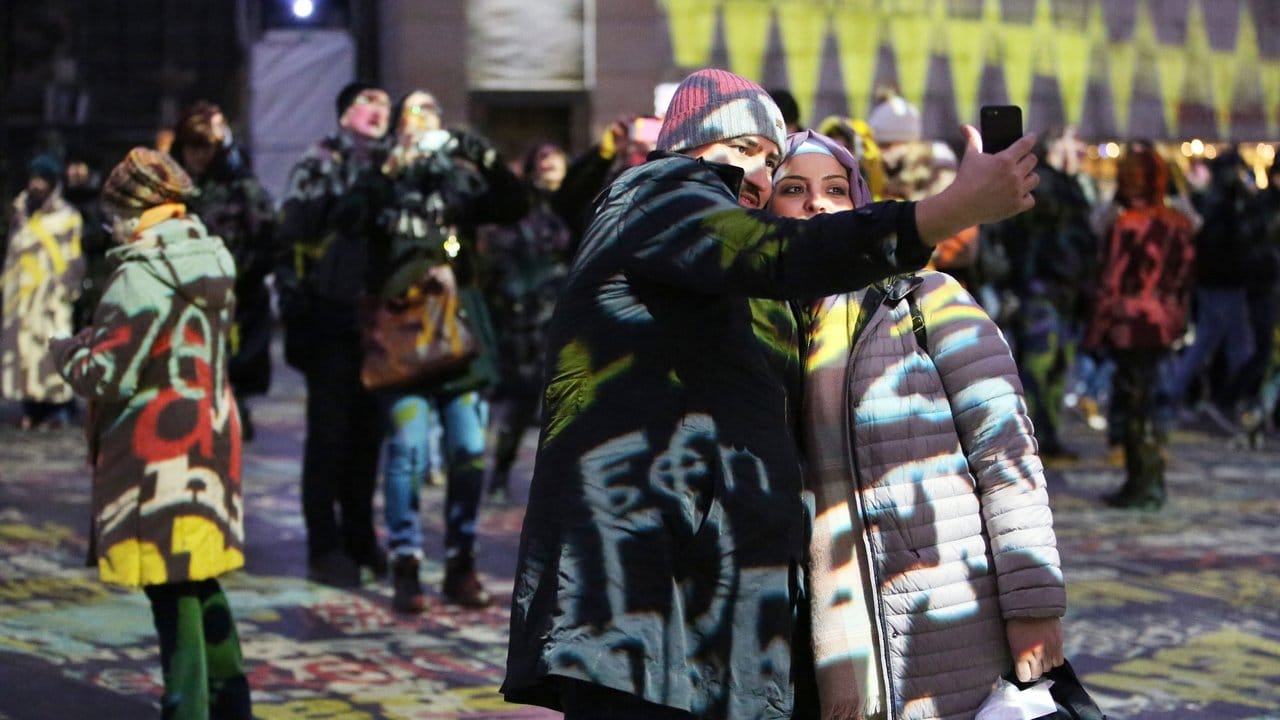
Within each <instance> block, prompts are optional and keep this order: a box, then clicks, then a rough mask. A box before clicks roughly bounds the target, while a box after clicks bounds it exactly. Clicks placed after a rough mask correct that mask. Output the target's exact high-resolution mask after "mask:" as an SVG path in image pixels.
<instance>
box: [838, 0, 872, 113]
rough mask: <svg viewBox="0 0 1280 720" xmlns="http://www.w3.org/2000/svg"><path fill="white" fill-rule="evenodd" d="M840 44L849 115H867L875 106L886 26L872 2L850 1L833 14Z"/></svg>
mask: <svg viewBox="0 0 1280 720" xmlns="http://www.w3.org/2000/svg"><path fill="white" fill-rule="evenodd" d="M831 20H832V24H833V25H834V26H835V33H836V39H837V41H838V43H839V46H840V75H841V77H842V78H843V79H844V94H845V96H846V97H847V98H848V99H849V114H850V115H851V116H852V117H855V118H865V117H866V115H867V110H868V109H870V107H871V92H872V90H873V88H872V87H871V85H872V83H874V82H875V79H876V60H877V59H878V58H879V50H880V38H881V36H882V34H883V29H882V28H881V26H880V18H879V16H878V14H877V13H876V11H875V9H874V7H872V5H871V3H869V2H861V3H850V7H845V8H842V9H840V11H839V12H836V13H835V14H834V15H832V17H831Z"/></svg>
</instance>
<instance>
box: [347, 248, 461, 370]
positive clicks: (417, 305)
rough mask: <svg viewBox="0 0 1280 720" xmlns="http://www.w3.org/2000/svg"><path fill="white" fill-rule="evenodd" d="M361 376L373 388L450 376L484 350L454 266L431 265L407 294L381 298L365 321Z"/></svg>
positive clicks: (372, 307)
mask: <svg viewBox="0 0 1280 720" xmlns="http://www.w3.org/2000/svg"><path fill="white" fill-rule="evenodd" d="M363 349H364V358H363V360H362V363H361V366H360V381H361V382H362V383H363V384H364V386H365V387H366V388H368V389H370V390H382V389H386V388H395V387H401V386H405V385H413V384H421V383H431V382H435V381H440V380H446V379H448V378H450V377H452V376H454V375H457V374H459V373H461V372H462V371H463V370H465V369H466V367H467V365H468V364H469V363H470V362H471V360H473V359H474V358H475V357H476V356H477V355H478V354H479V346H478V344H477V342H476V336H475V332H474V331H473V330H472V328H471V326H470V324H469V322H468V320H467V316H466V312H465V311H464V309H463V307H462V302H461V297H460V295H459V293H458V281H457V278H456V277H455V276H454V274H453V267H452V266H450V265H449V264H448V263H440V264H438V265H432V266H430V267H429V268H427V270H426V272H425V273H424V274H423V277H422V278H421V280H419V281H418V282H417V283H414V284H413V285H411V286H410V287H409V290H408V291H406V292H405V293H404V295H403V296H401V297H398V298H395V299H392V300H377V301H375V302H374V303H373V304H372V306H371V308H370V309H369V315H368V317H367V319H366V321H365V322H364V323H363Z"/></svg>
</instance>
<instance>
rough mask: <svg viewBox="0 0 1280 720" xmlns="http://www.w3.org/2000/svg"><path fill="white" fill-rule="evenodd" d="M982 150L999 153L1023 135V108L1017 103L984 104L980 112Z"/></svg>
mask: <svg viewBox="0 0 1280 720" xmlns="http://www.w3.org/2000/svg"><path fill="white" fill-rule="evenodd" d="M978 123H979V130H980V131H981V133H982V151H983V152H985V153H998V152H1000V151H1001V150H1004V149H1005V148H1007V147H1009V146H1010V145H1012V144H1014V143H1015V142H1017V141H1018V138H1020V137H1022V108H1019V107H1018V106H1017V105H983V106H982V109H981V110H980V111H979V112H978Z"/></svg>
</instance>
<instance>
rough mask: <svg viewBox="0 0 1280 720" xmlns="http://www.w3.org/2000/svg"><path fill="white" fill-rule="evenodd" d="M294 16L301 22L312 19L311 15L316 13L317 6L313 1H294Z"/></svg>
mask: <svg viewBox="0 0 1280 720" xmlns="http://www.w3.org/2000/svg"><path fill="white" fill-rule="evenodd" d="M292 10H293V16H294V17H296V18H298V19H299V20H306V19H307V18H309V17H311V13H313V12H315V11H316V4H315V3H313V2H312V1H311V0H293V8H292Z"/></svg>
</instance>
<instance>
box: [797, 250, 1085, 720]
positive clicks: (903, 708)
mask: <svg viewBox="0 0 1280 720" xmlns="http://www.w3.org/2000/svg"><path fill="white" fill-rule="evenodd" d="M881 287H883V288H887V289H888V292H887V293H886V294H887V295H888V297H889V299H888V300H885V301H883V302H878V300H879V298H880V297H884V295H881V296H878V297H876V298H873V299H872V301H871V302H869V303H865V304H864V298H865V297H866V294H867V292H868V291H867V290H861V291H858V292H855V293H849V294H845V295H839V296H834V297H829V298H826V299H824V300H822V301H820V303H818V305H817V306H816V309H815V313H814V317H813V324H812V326H811V331H810V333H811V337H810V339H811V343H810V352H809V357H808V360H807V368H806V372H807V382H806V389H805V412H804V422H805V427H804V432H805V435H806V437H805V445H806V450H807V455H808V458H809V459H810V465H809V467H808V469H807V472H808V477H807V480H808V483H807V484H808V487H810V488H812V489H813V492H814V494H815V496H816V498H815V499H816V508H817V518H816V523H815V529H814V536H813V540H812V543H811V550H812V589H813V624H814V628H813V634H814V650H815V656H816V657H815V660H816V664H817V667H818V676H819V695H820V700H821V702H822V705H823V716H824V717H828V718H858V717H887V718H911V719H916V718H945V719H947V720H959V719H960V718H972V717H973V716H974V714H975V712H976V710H977V708H978V706H979V705H980V704H981V703H982V701H983V700H984V699H985V698H986V697H987V695H988V694H989V693H990V690H991V687H992V684H993V683H994V681H995V680H996V678H997V677H999V676H1000V675H1001V674H1003V673H1006V672H1008V671H1009V670H1010V669H1011V668H1012V664H1011V659H1010V655H1009V650H1008V644H1007V641H1006V639H1005V630H1004V621H1005V620H1006V619H1011V618H1047V617H1060V616H1061V615H1062V614H1063V613H1064V612H1065V610H1066V592H1065V589H1064V585H1063V579H1062V572H1061V570H1060V568H1059V561H1058V551H1057V548H1056V542H1055V538H1054V533H1053V526H1052V515H1051V513H1050V509H1049V505H1048V496H1047V494H1046V491H1045V482H1044V473H1043V467H1042V465H1041V462H1040V459H1039V457H1038V456H1037V455H1036V444H1035V436H1034V433H1033V431H1032V427H1031V421H1030V420H1029V419H1028V417H1027V408H1026V403H1025V401H1024V400H1023V392H1022V386H1021V384H1020V382H1019V380H1018V372H1017V367H1016V366H1015V365H1014V362H1013V359H1012V357H1011V355H1010V353H1009V348H1008V346H1007V345H1006V344H1005V341H1004V338H1003V337H1002V336H1001V335H1000V331H999V330H998V329H997V327H996V325H995V323H994V322H992V320H991V319H990V318H989V317H988V316H987V315H986V313H985V312H984V311H983V310H982V308H981V307H979V306H978V304H977V303H976V302H975V301H974V300H973V298H972V297H971V296H969V294H968V293H967V292H965V291H964V289H963V288H961V287H960V285H959V283H957V282H956V281H955V280H954V279H953V278H951V277H950V276H948V275H945V274H943V273H937V272H921V273H918V274H916V275H915V276H908V277H905V278H901V279H898V280H897V281H896V282H895V283H890V282H886V283H883V284H881ZM913 307H914V309H915V312H914V313H913ZM860 312H866V314H867V315H868V320H867V321H866V323H865V325H864V326H863V328H862V329H861V331H860V332H859V334H858V335H857V339H856V341H855V342H854V344H853V347H850V338H851V337H853V335H854V333H853V328H854V327H855V326H856V325H857V321H858V315H859V314H860ZM913 315H914V316H915V317H913ZM913 320H915V321H916V322H917V323H919V322H921V321H922V322H923V325H924V328H925V330H924V332H920V333H917V332H915V331H914V330H913ZM885 698H888V699H889V701H888V702H886V701H885Z"/></svg>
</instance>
